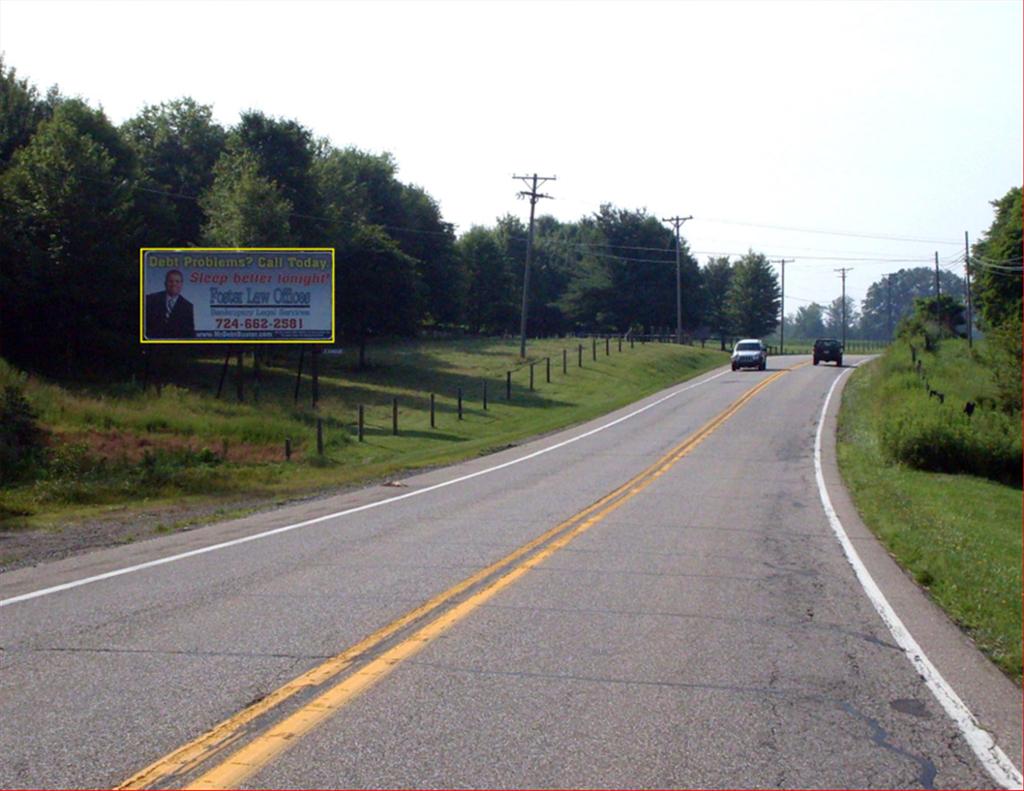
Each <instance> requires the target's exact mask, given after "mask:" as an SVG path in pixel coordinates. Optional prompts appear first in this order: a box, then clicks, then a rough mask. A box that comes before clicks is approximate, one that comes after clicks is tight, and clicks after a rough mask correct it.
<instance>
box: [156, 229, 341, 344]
mask: <svg viewBox="0 0 1024 791" xmlns="http://www.w3.org/2000/svg"><path fill="white" fill-rule="evenodd" d="M139 259H140V267H141V283H140V307H139V313H140V316H139V323H140V328H139V333H140V340H141V341H142V342H143V343H331V342H333V341H334V250H333V249H332V248H326V247H324V248H319V247H318V248H303V249H297V248H259V249H257V248H239V249H234V248H232V249H223V248H214V249H191V248H190V249H166V248H142V250H141V251H140V255H139Z"/></svg>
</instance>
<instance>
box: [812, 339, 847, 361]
mask: <svg viewBox="0 0 1024 791" xmlns="http://www.w3.org/2000/svg"><path fill="white" fill-rule="evenodd" d="M822 361H824V362H832V363H835V364H836V365H842V364H843V344H841V343H840V342H839V341H837V340H836V339H835V338H818V340H816V341H815V342H814V364H815V365H817V364H818V363H820V362H822Z"/></svg>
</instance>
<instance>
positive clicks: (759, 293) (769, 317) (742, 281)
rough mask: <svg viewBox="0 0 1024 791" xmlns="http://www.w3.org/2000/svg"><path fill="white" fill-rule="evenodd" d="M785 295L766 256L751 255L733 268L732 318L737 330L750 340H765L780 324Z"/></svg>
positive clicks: (730, 313) (744, 257) (752, 252)
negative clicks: (780, 312) (781, 307)
mask: <svg viewBox="0 0 1024 791" xmlns="http://www.w3.org/2000/svg"><path fill="white" fill-rule="evenodd" d="M781 304H782V291H781V289H780V288H779V279H778V276H777V275H776V274H775V270H774V269H773V268H772V265H771V264H770V263H768V259H767V257H766V256H764V255H763V254H762V253H755V252H754V251H753V250H751V251H749V252H748V253H747V254H746V255H744V256H743V257H742V258H740V260H738V261H737V262H736V263H735V264H734V265H733V276H732V283H731V284H730V286H729V316H730V318H731V321H732V326H733V329H734V330H735V331H736V332H737V333H739V334H740V335H742V336H743V337H747V338H761V337H763V336H765V335H767V334H768V333H770V332H771V331H772V330H773V329H775V328H776V327H777V326H778V324H779V306H780V305H781Z"/></svg>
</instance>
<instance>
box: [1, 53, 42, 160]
mask: <svg viewBox="0 0 1024 791" xmlns="http://www.w3.org/2000/svg"><path fill="white" fill-rule="evenodd" d="M55 96H56V88H54V89H53V90H52V91H51V93H50V94H49V101H44V100H42V99H40V98H39V92H38V91H37V90H36V88H35V86H34V85H32V84H31V83H29V81H28V80H19V79H18V78H17V76H16V73H15V69H13V68H9V67H7V66H5V65H4V59H3V55H2V54H0V172H2V171H3V170H4V169H5V168H6V167H7V166H8V165H9V164H10V162H11V158H12V157H13V156H14V152H15V151H17V150H18V149H19V148H23V147H24V146H26V145H28V142H29V140H31V139H32V135H34V134H35V132H36V129H37V128H38V127H39V124H40V123H42V122H43V121H44V120H46V119H47V118H49V117H50V116H51V115H53V105H54V99H55Z"/></svg>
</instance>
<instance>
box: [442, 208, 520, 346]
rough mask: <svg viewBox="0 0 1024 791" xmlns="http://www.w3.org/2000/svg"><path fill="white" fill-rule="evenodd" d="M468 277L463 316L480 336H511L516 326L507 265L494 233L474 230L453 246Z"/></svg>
mask: <svg viewBox="0 0 1024 791" xmlns="http://www.w3.org/2000/svg"><path fill="white" fill-rule="evenodd" d="M456 249H457V251H458V254H459V256H460V258H461V259H462V265H463V267H464V268H465V271H466V274H467V289H466V302H465V316H466V322H467V324H468V325H469V329H470V330H471V331H473V332H480V333H487V334H493V333H504V332H511V330H512V329H514V327H515V323H516V305H515V302H514V299H513V291H512V282H513V276H512V272H511V266H510V261H509V260H508V257H507V256H506V255H505V251H504V250H503V249H502V245H501V243H500V241H499V240H498V238H497V234H496V232H495V231H493V230H490V229H487V228H484V227H481V226H478V225H477V226H473V227H472V228H471V229H470V230H469V231H468V232H467V233H465V234H463V235H462V236H461V237H460V238H459V241H458V242H457V243H456Z"/></svg>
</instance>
